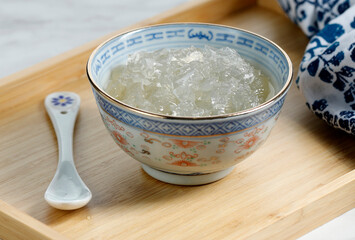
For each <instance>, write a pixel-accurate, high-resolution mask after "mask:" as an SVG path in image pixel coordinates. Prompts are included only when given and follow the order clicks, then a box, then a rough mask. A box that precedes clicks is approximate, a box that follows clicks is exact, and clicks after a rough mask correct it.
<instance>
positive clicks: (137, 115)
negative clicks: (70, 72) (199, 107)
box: [87, 23, 292, 185]
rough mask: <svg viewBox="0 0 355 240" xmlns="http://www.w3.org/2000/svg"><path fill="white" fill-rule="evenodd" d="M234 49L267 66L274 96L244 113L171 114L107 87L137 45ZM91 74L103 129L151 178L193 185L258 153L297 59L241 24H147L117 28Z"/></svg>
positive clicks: (94, 55) (98, 52)
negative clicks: (135, 104) (142, 105)
mask: <svg viewBox="0 0 355 240" xmlns="http://www.w3.org/2000/svg"><path fill="white" fill-rule="evenodd" d="M205 45H210V46H213V47H217V48H218V47H225V46H227V47H230V48H234V49H236V50H237V51H238V52H239V54H241V55H242V56H243V57H245V58H247V59H248V60H249V61H251V62H254V63H255V64H257V65H259V67H261V68H262V69H263V70H264V71H265V72H267V73H268V74H269V75H270V77H271V79H272V81H273V85H274V87H275V89H276V94H275V96H273V97H272V98H271V99H270V100H268V101H267V102H265V103H263V104H261V105H259V106H257V107H254V108H251V109H247V110H244V111H240V112H235V113H231V114H225V115H217V116H210V117H173V116H167V115H161V114H155V113H151V112H148V111H145V110H142V109H137V108H134V107H131V106H128V105H127V104H125V103H123V102H120V101H118V100H116V99H114V98H113V97H111V96H110V95H108V94H107V93H106V92H105V90H104V87H105V84H107V80H108V76H109V74H110V70H111V69H112V68H113V67H114V66H116V65H118V64H123V63H125V61H126V59H127V56H128V55H129V54H132V53H133V52H136V51H142V50H144V51H153V50H157V49H161V48H184V47H190V46H195V47H204V46H205ZM87 74H88V77H89V80H90V83H91V86H92V89H93V92H94V96H95V98H96V101H97V105H98V108H99V111H100V114H101V116H102V119H103V122H104V124H105V126H106V128H107V129H108V130H109V132H110V134H111V136H112V137H113V139H114V140H115V142H116V143H117V144H118V145H119V146H120V147H121V148H122V149H123V151H125V152H126V153H127V154H129V155H130V156H131V157H132V158H134V159H136V160H138V161H139V162H141V163H142V165H143V169H144V170H145V171H146V172H147V173H148V174H150V175H151V176H153V177H155V178H157V179H159V180H162V181H164V182H169V183H173V184H183V185H196V184H204V183H209V182H213V181H216V180H218V179H220V178H222V177H224V176H226V175H227V174H228V173H229V172H230V171H231V170H232V169H233V167H234V165H235V164H236V163H238V162H240V161H241V160H243V159H244V158H246V157H247V156H249V155H250V154H251V153H253V152H254V151H255V150H256V149H257V148H258V147H259V146H260V145H261V143H262V142H264V140H265V139H266V137H267V136H268V135H269V133H270V130H271V128H272V127H273V126H274V124H275V121H276V119H277V117H278V114H279V112H280V109H281V107H282V105H283V102H284V98H285V96H286V93H287V91H288V89H289V87H290V85H291V78H292V65H291V61H290V59H289V57H288V56H287V54H286V53H285V52H284V51H283V50H282V49H281V48H280V47H278V46H277V45H276V44H275V43H273V42H271V41H269V40H267V39H266V38H264V37H261V36H259V35H256V34H254V33H250V32H247V31H244V30H240V29H236V28H232V27H227V26H221V25H213V24H198V23H179V24H164V25H156V26H148V27H144V28H140V29H136V30H133V31H130V32H126V33H123V34H119V35H117V36H115V37H113V38H111V39H109V40H107V41H106V42H104V43H102V44H101V45H100V46H98V47H97V48H96V49H95V50H94V52H93V53H92V54H91V56H90V58H89V61H88V64H87Z"/></svg>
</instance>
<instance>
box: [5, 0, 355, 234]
mask: <svg viewBox="0 0 355 240" xmlns="http://www.w3.org/2000/svg"><path fill="white" fill-rule="evenodd" d="M183 2H186V0H170V1H166V0H101V1H97V0H60V1H57V0H31V1H28V0H0V6H1V7H0V53H1V57H0V78H2V77H5V76H7V75H10V74H12V73H15V72H17V71H19V70H22V69H24V68H27V67H30V66H32V65H34V64H36V63H38V62H41V61H44V60H46V59H48V58H50V57H53V56H56V55H58V54H60V53H63V52H65V51H68V50H70V49H73V48H75V47H77V46H80V45H82V44H84V43H87V42H89V41H91V40H94V39H97V38H99V37H102V36H104V35H106V34H109V33H111V32H113V31H116V30H118V29H120V28H123V27H126V26H129V25H131V24H133V23H135V22H138V21H141V20H144V19H146V18H148V17H151V16H154V15H156V14H158V13H160V12H163V11H165V10H168V9H170V8H172V7H175V6H177V5H178V4H181V3H183ZM0 81H1V79H0ZM0 97H1V96H0ZM354 194H355V193H354ZM299 240H355V209H353V210H351V211H349V212H347V213H345V214H343V215H342V216H340V217H338V218H336V219H334V220H332V221H330V222H329V223H327V224H325V225H323V226H321V227H319V228H317V229H316V230H314V231H312V232H310V233H308V234H306V235H305V236H303V237H301V238H299Z"/></svg>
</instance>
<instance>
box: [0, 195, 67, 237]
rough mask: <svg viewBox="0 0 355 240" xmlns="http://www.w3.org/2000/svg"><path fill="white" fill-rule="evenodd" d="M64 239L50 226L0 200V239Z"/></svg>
mask: <svg viewBox="0 0 355 240" xmlns="http://www.w3.org/2000/svg"><path fill="white" fill-rule="evenodd" d="M2 238H3V239H4V240H5V239H18V240H21V239H38V240H47V239H53V240H66V239H68V238H66V237H64V236H63V235H61V234H59V233H58V232H56V231H55V230H53V229H52V228H50V227H48V226H47V225H45V224H43V223H42V222H40V221H38V220H36V219H34V218H33V217H31V216H29V215H27V214H26V213H24V212H21V211H20V210H18V209H16V208H15V207H13V206H11V205H9V204H7V203H5V202H4V201H1V200H0V239H2Z"/></svg>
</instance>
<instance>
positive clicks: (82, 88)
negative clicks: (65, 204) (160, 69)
mask: <svg viewBox="0 0 355 240" xmlns="http://www.w3.org/2000/svg"><path fill="white" fill-rule="evenodd" d="M172 21H201V22H215V23H220V24H226V25H231V26H235V27H240V28H244V29H247V30H250V31H253V32H256V33H259V34H261V35H264V36H266V37H268V38H269V39H271V40H273V41H275V42H276V43H277V44H279V45H280V46H281V47H282V48H283V49H284V50H285V51H286V52H287V53H288V54H289V56H290V57H291V59H292V61H293V64H294V69H295V70H296V71H297V68H298V64H299V62H300V59H301V57H302V54H303V50H304V48H305V46H306V44H307V41H308V39H307V38H306V37H305V36H304V35H303V33H302V32H301V31H300V30H299V29H298V28H297V27H296V26H295V25H294V24H292V23H291V22H290V21H289V20H288V19H287V18H286V17H285V16H284V15H283V14H282V11H281V10H280V9H279V8H278V6H277V4H276V3H275V2H273V1H265V0H264V1H260V2H257V1H242V0H229V1H222V0H201V1H194V2H191V3H188V4H186V5H184V6H182V7H179V8H177V9H174V10H172V11H170V12H167V13H164V14H162V15H160V16H157V17H155V18H152V19H149V20H147V21H145V22H142V23H139V24H137V25H135V26H134V27H137V26H142V25H147V24H154V23H162V22H172ZM107 37H108V36H106V37H104V38H102V39H99V40H97V41H95V42H92V43H89V44H87V45H85V46H82V47H80V48H78V49H75V50H73V51H70V52H68V53H66V54H63V55H60V56H58V57H56V58H53V59H50V60H48V61H46V62H44V63H41V64H39V65H36V66H34V67H32V68H30V69H27V70H24V71H22V72H19V73H17V74H14V75H12V76H10V77H7V78H4V79H2V80H1V81H0V113H1V118H0V136H1V137H0V156H1V161H0V198H1V199H2V200H3V201H0V239H1V238H2V239H66V238H68V239H175V240H176V239H294V238H296V237H299V236H301V235H303V234H305V233H307V232H308V231H310V230H312V229H314V228H315V227H317V226H319V225H321V224H323V223H325V222H327V221H329V220H331V219H332V218H334V217H336V216H338V215H340V214H342V213H344V212H345V211H347V210H349V209H351V208H354V207H355V181H354V179H355V170H354V167H355V161H354V156H355V148H354V145H355V140H354V138H353V137H351V136H349V135H346V134H343V133H342V132H340V131H337V130H334V129H332V128H329V127H328V126H326V125H325V123H323V122H322V121H320V120H318V119H317V118H316V117H315V116H313V114H311V113H310V111H309V110H308V109H307V108H306V106H305V104H304V100H303V97H302V95H301V94H300V93H299V91H298V90H297V89H296V87H295V85H293V87H292V89H291V91H290V92H289V94H288V97H287V100H286V103H285V106H284V109H283V111H282V113H281V116H280V118H279V121H278V122H277V124H276V127H275V128H274V130H273V131H272V133H271V136H270V137H269V139H268V140H267V142H266V143H265V144H264V145H263V146H262V147H261V148H260V149H259V150H258V151H257V152H256V153H255V154H254V155H252V156H251V157H250V158H248V159H247V160H245V161H243V162H242V163H240V164H239V165H237V167H236V169H235V170H234V171H233V172H232V174H230V175H229V176H227V177H226V178H224V179H223V180H221V181H218V182H215V183H212V184H208V185H204V186H198V187H183V186H174V185H169V184H165V183H162V182H159V181H157V180H155V179H153V178H151V177H149V176H148V175H147V174H145V173H144V172H143V171H142V169H141V167H140V165H139V164H138V163H137V162H136V161H134V160H132V159H131V158H130V157H128V155H126V154H125V153H123V152H122V151H121V150H119V148H118V147H117V146H116V145H115V143H114V141H112V139H111V137H110V136H109V134H108V133H107V131H106V130H105V128H104V125H103V124H102V122H101V119H100V117H99V113H98V110H97V107H96V104H95V101H94V97H93V95H92V92H91V89H90V86H89V83H88V80H87V78H86V74H85V64H86V61H87V59H88V56H89V54H90V52H91V51H92V50H93V48H94V47H95V46H97V45H98V44H99V43H100V42H101V41H103V40H104V39H106V38H107ZM61 90H68V91H75V92H77V93H78V94H80V96H81V97H82V106H81V110H80V115H79V119H78V121H77V125H76V129H75V143H74V155H75V159H76V164H77V168H78V171H79V173H80V174H81V176H82V178H83V180H84V181H85V182H86V183H87V185H88V186H89V187H90V188H91V190H92V192H93V199H92V201H91V202H90V203H89V205H88V206H87V207H85V208H82V209H80V210H76V211H60V210H56V209H53V208H51V207H49V206H48V205H47V204H46V202H45V201H44V199H43V194H44V192H45V190H46V188H47V186H48V184H49V182H50V180H51V178H52V176H53V174H54V172H55V168H56V163H57V143H56V138H55V133H54V131H53V128H52V124H51V123H50V120H49V118H48V116H47V114H46V112H45V109H44V105H43V100H44V97H45V96H46V95H47V94H48V93H50V92H52V91H61ZM5 202H6V203H5Z"/></svg>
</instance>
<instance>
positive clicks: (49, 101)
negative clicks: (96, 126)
mask: <svg viewBox="0 0 355 240" xmlns="http://www.w3.org/2000/svg"><path fill="white" fill-rule="evenodd" d="M44 103H45V107H46V109H47V112H48V114H49V117H50V119H51V120H52V123H53V126H54V129H55V132H56V134H57V139H58V148H59V161H58V167H57V171H56V173H55V175H54V178H53V180H52V181H51V183H50V184H49V186H48V188H47V191H46V193H45V194H44V198H45V200H46V201H47V202H48V204H49V205H51V206H52V207H55V208H58V209H62V210H73V209H77V208H81V207H83V206H85V205H86V204H87V203H88V202H89V201H90V199H91V196H92V195H91V192H90V190H89V188H88V187H87V186H86V185H85V183H84V182H83V180H81V178H80V176H79V174H78V172H77V170H76V168H75V165H74V159H73V131H74V124H75V120H76V116H77V115H78V111H79V106H80V97H79V96H78V95H77V94H75V93H72V92H55V93H52V94H49V95H48V96H47V97H46V99H45V101H44Z"/></svg>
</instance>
